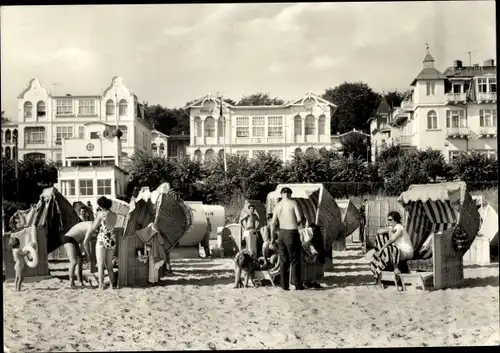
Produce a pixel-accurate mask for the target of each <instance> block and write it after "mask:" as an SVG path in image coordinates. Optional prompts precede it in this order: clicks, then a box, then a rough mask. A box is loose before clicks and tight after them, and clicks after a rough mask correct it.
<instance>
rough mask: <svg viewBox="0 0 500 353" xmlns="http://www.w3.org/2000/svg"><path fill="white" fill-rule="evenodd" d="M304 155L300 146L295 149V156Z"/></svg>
mask: <svg viewBox="0 0 500 353" xmlns="http://www.w3.org/2000/svg"><path fill="white" fill-rule="evenodd" d="M301 155H302V150H301V149H300V148H296V149H295V157H298V156H301Z"/></svg>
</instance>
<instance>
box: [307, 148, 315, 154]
mask: <svg viewBox="0 0 500 353" xmlns="http://www.w3.org/2000/svg"><path fill="white" fill-rule="evenodd" d="M314 151H315V150H314V148H312V147H309V148H308V149H307V150H306V154H314Z"/></svg>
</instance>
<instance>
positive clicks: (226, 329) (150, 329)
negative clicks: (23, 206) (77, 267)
mask: <svg viewBox="0 0 500 353" xmlns="http://www.w3.org/2000/svg"><path fill="white" fill-rule="evenodd" d="M335 257H336V260H334V264H335V269H334V271H333V272H330V273H327V275H326V278H325V279H324V286H325V287H326V288H325V289H323V290H306V291H302V292H295V291H293V290H292V291H290V292H282V291H281V290H280V289H279V288H271V287H265V288H247V289H232V288H231V286H232V281H233V273H232V268H233V262H232V260H230V259H218V260H201V259H196V260H178V261H175V262H173V269H174V274H173V275H171V276H169V277H168V279H167V281H166V284H165V285H162V286H159V287H150V288H142V289H141V288H123V289H119V290H116V291H109V290H106V291H99V290H96V289H90V288H85V289H77V290H70V289H67V288H66V287H67V285H68V282H67V281H61V280H59V279H55V278H54V279H50V280H45V281H42V282H38V283H27V284H25V285H24V288H23V291H22V292H21V293H16V292H14V291H13V284H12V283H4V294H5V295H4V298H5V299H4V308H5V311H4V312H5V318H4V337H5V344H6V346H7V347H8V348H9V349H10V351H11V352H33V351H35V352H36V351H95V350H98V351H108V350H110V351H117V350H170V349H175V350H181V349H235V348H309V347H310V348H319V347H328V348H335V347H391V346H443V345H498V344H499V343H500V340H499V302H498V298H499V292H498V275H499V273H498V267H494V266H488V267H477V268H466V269H465V276H466V281H465V285H466V287H465V288H461V289H448V290H443V291H433V292H424V291H421V290H419V291H414V292H405V293H398V292H396V290H395V289H394V288H392V287H390V288H387V289H385V290H383V289H381V288H379V287H376V286H374V285H373V284H372V283H373V281H372V277H371V273H370V271H369V268H368V266H367V260H366V259H364V258H362V257H361V255H360V252H359V251H358V250H356V251H353V250H349V251H345V252H339V253H336V254H335Z"/></svg>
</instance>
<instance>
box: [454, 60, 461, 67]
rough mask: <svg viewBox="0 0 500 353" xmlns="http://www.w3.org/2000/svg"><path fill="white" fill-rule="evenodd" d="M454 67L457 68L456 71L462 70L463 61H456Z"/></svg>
mask: <svg viewBox="0 0 500 353" xmlns="http://www.w3.org/2000/svg"><path fill="white" fill-rule="evenodd" d="M453 66H454V67H455V68H456V69H461V68H462V60H455V61H454V62H453Z"/></svg>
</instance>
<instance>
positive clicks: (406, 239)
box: [372, 211, 413, 282]
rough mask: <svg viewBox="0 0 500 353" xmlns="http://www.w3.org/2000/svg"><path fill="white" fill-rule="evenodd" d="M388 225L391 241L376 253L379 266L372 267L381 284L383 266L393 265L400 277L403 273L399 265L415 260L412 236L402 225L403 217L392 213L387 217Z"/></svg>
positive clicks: (395, 272) (395, 212) (375, 257)
mask: <svg viewBox="0 0 500 353" xmlns="http://www.w3.org/2000/svg"><path fill="white" fill-rule="evenodd" d="M387 225H388V226H389V227H390V228H391V231H390V233H389V240H388V241H387V242H385V244H382V245H381V246H380V247H378V246H376V247H377V248H378V249H376V250H377V251H376V252H375V254H374V255H373V256H374V259H375V260H376V262H377V263H378V264H379V265H378V266H372V271H373V274H374V276H375V278H376V280H377V282H380V279H381V274H382V271H383V268H382V265H383V264H384V263H385V264H388V263H390V264H392V266H393V268H394V274H395V275H396V276H399V275H400V274H401V271H400V269H399V264H400V262H401V261H406V260H411V259H412V258H413V245H412V243H411V239H410V236H409V235H408V233H407V232H406V230H405V228H404V227H403V225H402V224H401V215H400V214H399V212H397V211H391V212H389V214H388V215H387Z"/></svg>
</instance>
